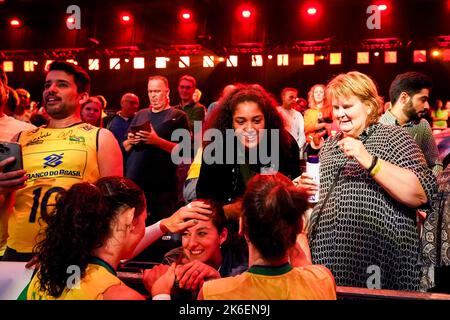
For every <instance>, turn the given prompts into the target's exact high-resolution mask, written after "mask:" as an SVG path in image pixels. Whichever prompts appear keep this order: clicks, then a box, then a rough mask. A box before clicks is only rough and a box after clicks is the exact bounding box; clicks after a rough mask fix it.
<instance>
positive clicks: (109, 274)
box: [19, 259, 124, 300]
mask: <svg viewBox="0 0 450 320" xmlns="http://www.w3.org/2000/svg"><path fill="white" fill-rule="evenodd" d="M38 274H39V271H38V272H37V273H36V274H35V275H34V276H33V278H32V279H31V282H30V284H29V285H28V289H27V291H26V299H27V300H103V294H104V293H105V291H106V290H108V289H109V288H110V287H112V286H116V285H124V284H123V282H122V281H121V280H120V279H119V278H118V277H117V276H116V273H115V271H114V270H113V269H112V267H111V266H110V265H108V264H107V263H106V262H104V261H103V260H100V259H96V261H93V262H92V263H89V264H88V266H87V268H86V273H85V276H84V277H83V279H81V281H78V282H77V281H74V282H71V281H68V282H69V283H73V287H72V288H66V289H65V290H64V291H63V293H62V294H61V296H59V297H58V298H55V297H53V296H51V295H49V294H47V293H46V292H44V291H41V290H40V288H39V279H38ZM74 274H75V273H74ZM71 276H72V275H71ZM19 299H20V298H19Z"/></svg>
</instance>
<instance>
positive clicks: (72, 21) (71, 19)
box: [67, 17, 75, 24]
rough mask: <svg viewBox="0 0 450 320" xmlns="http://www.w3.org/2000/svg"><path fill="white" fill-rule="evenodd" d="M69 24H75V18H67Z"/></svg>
mask: <svg viewBox="0 0 450 320" xmlns="http://www.w3.org/2000/svg"><path fill="white" fill-rule="evenodd" d="M67 23H70V24H74V23H75V18H74V17H69V18H67Z"/></svg>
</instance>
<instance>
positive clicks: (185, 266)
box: [144, 200, 248, 300]
mask: <svg viewBox="0 0 450 320" xmlns="http://www.w3.org/2000/svg"><path fill="white" fill-rule="evenodd" d="M199 201H203V202H204V203H207V204H209V205H210V206H211V209H212V214H211V215H210V219H209V220H203V221H199V222H198V223H197V224H196V225H194V226H192V227H190V228H188V229H187V230H186V231H185V232H184V233H183V237H182V246H181V247H179V248H176V249H173V250H171V251H169V252H168V253H167V254H166V255H165V257H164V260H163V264H164V266H159V267H155V268H153V269H151V270H148V271H146V273H147V275H144V277H146V278H153V279H154V280H157V279H158V278H159V277H160V276H161V275H162V273H164V272H166V271H167V270H168V269H169V265H170V264H172V263H176V264H177V267H176V269H175V288H174V290H172V294H171V295H172V299H174V300H184V299H187V300H191V299H192V300H195V299H196V297H197V293H198V290H199V289H200V288H201V286H202V285H203V283H204V282H205V281H208V280H211V279H218V278H222V277H228V276H233V275H237V274H240V273H242V272H244V271H245V270H246V269H247V263H248V258H247V254H246V248H245V243H243V241H241V242H240V240H239V238H237V235H236V234H233V232H232V229H230V227H229V225H228V221H227V219H226V217H225V214H224V212H223V209H222V207H220V206H218V205H217V204H216V203H213V202H210V201H207V200H199ZM241 240H242V239H241ZM148 286H149V287H151V286H152V284H151V283H150V284H148ZM179 289H181V290H179Z"/></svg>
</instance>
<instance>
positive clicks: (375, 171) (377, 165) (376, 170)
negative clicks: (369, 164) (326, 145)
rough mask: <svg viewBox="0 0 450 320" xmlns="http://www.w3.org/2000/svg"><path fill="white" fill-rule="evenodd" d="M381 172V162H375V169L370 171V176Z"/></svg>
mask: <svg viewBox="0 0 450 320" xmlns="http://www.w3.org/2000/svg"><path fill="white" fill-rule="evenodd" d="M380 170H381V161H377V164H376V165H375V167H374V168H373V169H372V171H370V176H371V177H375V176H376V174H377V173H378V172H380Z"/></svg>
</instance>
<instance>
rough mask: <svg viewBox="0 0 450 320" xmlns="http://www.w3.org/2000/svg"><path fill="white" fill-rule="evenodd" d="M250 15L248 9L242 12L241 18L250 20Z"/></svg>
mask: <svg viewBox="0 0 450 320" xmlns="http://www.w3.org/2000/svg"><path fill="white" fill-rule="evenodd" d="M251 15H252V12H251V11H250V10H248V9H245V10H242V17H243V18H245V19H248V18H250V17H251Z"/></svg>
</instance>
